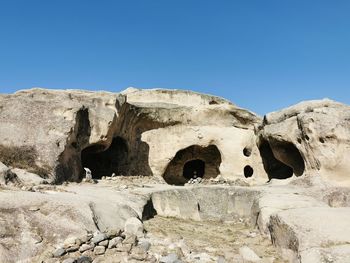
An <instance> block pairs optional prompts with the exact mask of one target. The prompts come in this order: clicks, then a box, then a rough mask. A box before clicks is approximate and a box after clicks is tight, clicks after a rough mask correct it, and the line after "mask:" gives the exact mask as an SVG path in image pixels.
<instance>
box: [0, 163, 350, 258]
mask: <svg viewBox="0 0 350 263" xmlns="http://www.w3.org/2000/svg"><path fill="white" fill-rule="evenodd" d="M2 168H3V169H2V173H1V175H2V177H1V182H2V183H1V185H2V187H1V188H0V212H1V224H0V235H1V238H0V258H1V262H4V263H7V262H9V263H10V262H45V263H53V262H55V263H62V262H64V263H72V262H80V263H81V262H95V263H96V262H164V263H169V262H177V263H179V262H189V263H191V262H220V263H221V262H268V263H270V262H271V263H273V262H274V263H279V262H335V263H345V262H349V260H350V259H349V255H350V253H349V252H350V246H349V245H348V244H349V243H350V239H349V236H350V233H349V229H350V213H349V200H350V190H349V189H348V188H345V187H343V188H340V187H335V186H331V185H330V184H328V183H326V182H325V181H323V180H322V179H321V178H320V177H317V176H306V177H303V178H291V179H288V180H272V181H271V182H269V183H266V184H264V185H260V186H254V185H249V184H247V183H246V182H242V181H240V180H235V181H229V180H225V179H223V178H220V177H218V178H215V179H210V180H195V181H194V182H193V180H192V182H191V183H190V184H186V185H185V186H171V185H168V184H165V183H164V182H163V181H161V180H159V179H157V178H154V177H142V176H135V177H123V176H116V177H104V178H102V179H100V180H89V181H85V182H82V183H64V184H63V185H51V184H49V183H50V182H49V181H46V180H43V179H40V177H38V176H36V175H35V174H29V175H28V173H27V172H25V171H23V170H20V169H10V168H6V167H5V168H4V166H3V167H2ZM24 175H25V176H24ZM29 179H30V180H29Z"/></svg>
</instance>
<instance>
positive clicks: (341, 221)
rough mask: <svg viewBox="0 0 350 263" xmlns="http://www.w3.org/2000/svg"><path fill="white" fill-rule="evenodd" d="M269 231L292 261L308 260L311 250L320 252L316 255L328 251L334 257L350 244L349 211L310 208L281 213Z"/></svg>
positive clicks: (271, 223) (272, 219)
mask: <svg viewBox="0 0 350 263" xmlns="http://www.w3.org/2000/svg"><path fill="white" fill-rule="evenodd" d="M269 230H270V232H271V238H272V241H273V242H274V243H275V245H277V246H279V247H280V248H281V250H282V253H283V254H284V255H285V257H287V258H289V259H290V260H291V261H292V260H296V257H298V255H300V254H303V255H304V257H306V255H307V254H308V253H309V252H307V251H308V250H310V249H311V248H313V249H316V250H319V252H313V254H315V253H321V251H323V252H325V251H327V250H328V252H329V254H330V255H331V254H332V253H333V252H332V250H334V249H335V250H336V251H338V250H339V246H342V245H348V244H350V208H348V207H346V208H345V207H344V208H331V207H309V208H297V209H290V210H286V211H282V212H278V213H277V214H276V215H273V216H271V219H270V224H269ZM336 248H338V250H337V249H336ZM346 249H348V248H347V247H346ZM339 253H341V251H338V254H339ZM308 257H311V256H308ZM302 262H311V261H307V260H304V261H302ZM319 262H321V261H319ZM332 262H333V261H332Z"/></svg>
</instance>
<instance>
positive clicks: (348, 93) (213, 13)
mask: <svg viewBox="0 0 350 263" xmlns="http://www.w3.org/2000/svg"><path fill="white" fill-rule="evenodd" d="M0 34H1V35H0V92H1V93H10V92H14V91H16V90H18V89H24V88H30V87H34V86H36V87H46V88H79V89H89V90H100V89H103V90H110V91H119V90H122V89H124V88H126V87H128V86H133V87H139V88H153V87H159V88H178V89H191V90H195V91H199V92H205V93H211V94H215V95H219V96H223V97H226V98H228V99H230V100H231V101H233V102H234V103H236V104H238V105H240V106H242V107H245V108H248V109H250V110H252V111H255V112H257V113H259V114H264V113H266V112H270V111H273V110H277V109H280V108H283V107H286V106H289V105H291V104H294V103H297V102H299V101H301V100H305V99H316V98H323V97H329V98H333V99H336V100H339V101H342V102H345V103H348V104H350V1H348V0H337V1H332V0H328V1H324V0H314V1H312V0H283V1H281V0H264V1H262V0H256V1H254V0H251V1H250V0H241V1H234V0H217V1H214V0H211V1H209V0H208V1H207V0H125V1H119V0H103V1H102V0H101V1H98V0H95V1H89V0H30V1H29V0H22V1H20V0H0Z"/></svg>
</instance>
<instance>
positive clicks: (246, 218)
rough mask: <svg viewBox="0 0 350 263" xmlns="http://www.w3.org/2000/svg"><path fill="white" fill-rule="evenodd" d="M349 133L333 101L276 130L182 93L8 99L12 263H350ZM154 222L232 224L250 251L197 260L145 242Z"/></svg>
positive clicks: (0, 166) (282, 120)
mask: <svg viewBox="0 0 350 263" xmlns="http://www.w3.org/2000/svg"><path fill="white" fill-rule="evenodd" d="M349 120H350V107H349V106H347V105H344V104H341V103H337V102H334V101H330V100H321V101H309V102H303V103H300V104H297V105H295V106H292V107H290V108H287V109H284V110H281V111H279V112H273V113H270V114H267V115H266V116H265V117H264V119H263V120H262V119H261V118H260V117H259V116H257V115H255V114H254V113H251V112H250V111H248V110H244V109H241V108H239V107H237V106H235V105H233V104H232V103H230V102H229V101H227V100H224V99H221V98H218V97H215V96H210V95H203V94H198V93H194V92H189V91H179V90H159V89H154V90H139V89H133V88H131V89H127V90H125V91H123V92H121V93H111V92H89V91H77V90H67V91H57V90H44V89H32V90H25V91H19V92H17V93H15V94H11V95H0V138H1V142H0V223H1V224H0V261H1V262H26V261H28V262H42V261H43V262H56V261H59V262H62V261H63V262H92V261H93V260H94V262H138V261H144V262H157V261H158V262H162V261H164V260H168V261H169V262H182V260H183V261H184V262H186V261H189V262H215V261H216V260H221V259H228V262H231V261H233V262H241V261H243V262H255V261H256V262H260V256H261V262H273V260H274V257H271V256H272V255H270V254H268V253H272V251H273V249H271V244H270V247H268V246H267V245H266V244H265V243H264V242H270V243H271V242H272V243H273V244H274V245H275V246H276V247H277V248H278V249H279V250H280V251H281V254H282V255H283V256H284V258H285V259H286V260H288V261H289V262H298V263H300V262H302V263H308V262H338V263H340V262H348V261H349V260H350V259H349V253H350V252H349V251H350V246H349V244H350V238H349V237H350V233H349V231H348V230H349V229H350V225H349V222H350V210H349V209H350V190H349V189H350V188H349V185H350V177H349V174H350V122H349ZM34 131H35V132H34ZM84 168H87V169H86V170H87V171H91V174H90V173H88V176H90V175H91V177H92V178H87V180H84V181H82V179H83V178H84V176H86V173H85V169H84ZM121 175H125V176H121ZM129 175H132V176H133V177H128V176H129ZM146 175H147V176H148V177H145V176H146ZM139 176H140V177H139ZM129 178H135V179H129ZM280 179H283V180H280ZM128 180H130V181H128ZM66 181H71V182H81V181H82V182H81V183H67V182H66ZM267 181H269V182H268V183H267V184H266V182H267ZM165 182H166V183H167V184H165ZM60 183H62V184H60ZM55 184H58V185H55ZM174 185H176V186H174ZM154 216H163V217H174V218H178V219H179V220H180V219H181V220H187V221H189V222H192V223H193V224H195V223H198V222H200V221H205V222H213V224H215V227H216V226H217V227H218V228H220V227H222V226H221V225H220V224H222V223H223V222H225V223H227V222H231V223H232V227H233V228H234V227H235V224H236V225H239V226H240V227H242V229H240V230H239V231H238V230H237V229H236V230H237V231H234V233H235V234H238V237H236V236H234V237H233V238H242V239H243V240H244V242H247V243H248V244H239V242H237V240H236V239H233V240H231V239H228V240H229V241H228V242H232V243H230V244H231V245H232V246H233V247H235V249H236V248H237V247H238V248H239V247H241V250H237V249H236V250H235V253H236V254H232V253H233V252H232V251H225V253H224V254H223V255H220V256H219V255H218V254H215V255H214V252H213V251H210V249H208V250H205V251H204V248H203V250H202V251H196V252H193V251H191V249H190V248H189V247H187V245H184V244H185V240H184V239H183V238H182V237H179V238H178V240H176V241H174V240H173V241H172V242H170V241H169V240H161V241H159V240H157V239H156V238H155V237H154V236H152V233H147V231H144V225H143V222H142V221H145V220H148V219H151V218H153V217H154ZM218 222H220V223H218ZM197 226H199V225H197ZM170 227H173V226H170ZM249 227H250V229H248V228H249ZM199 228H200V227H199ZM253 228H257V229H253ZM121 229H124V231H121ZM192 230H193V233H194V232H195V229H191V230H190V231H192ZM162 231H163V230H159V232H162ZM225 231H226V232H228V231H230V230H229V229H225ZM92 233H94V234H92ZM212 236H216V235H215V234H213V235H212ZM269 238H270V239H271V240H269ZM140 240H142V242H139V241H140ZM249 240H255V241H259V242H260V243H261V242H263V243H264V244H265V248H269V249H268V250H267V251H268V252H266V251H265V252H264V245H262V247H261V246H257V244H256V243H249ZM196 245H200V244H199V243H197V244H196ZM238 245H240V246H238ZM243 245H244V246H247V247H242V246H243ZM254 245H255V247H254ZM248 247H249V248H248ZM157 248H158V249H159V248H160V249H161V251H155V250H156V249H157ZM250 248H251V249H250ZM256 249H258V250H256ZM253 251H256V252H257V255H259V256H257V255H256V254H255V252H253ZM192 252H193V253H192ZM215 252H217V251H215ZM174 255H175V256H176V257H175V256H174ZM273 256H275V257H277V258H279V255H273ZM72 260H73V261H72ZM221 261H222V260H221Z"/></svg>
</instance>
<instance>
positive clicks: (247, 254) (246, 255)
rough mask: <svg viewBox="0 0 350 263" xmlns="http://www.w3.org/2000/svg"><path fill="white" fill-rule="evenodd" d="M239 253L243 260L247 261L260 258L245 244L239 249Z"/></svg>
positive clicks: (254, 260) (256, 260)
mask: <svg viewBox="0 0 350 263" xmlns="http://www.w3.org/2000/svg"><path fill="white" fill-rule="evenodd" d="M239 254H240V255H241V256H242V258H243V261H247V262H258V261H260V260H261V258H260V257H259V256H258V255H257V254H255V252H254V251H253V250H252V249H250V248H249V247H247V246H244V247H241V248H240V249H239Z"/></svg>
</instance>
